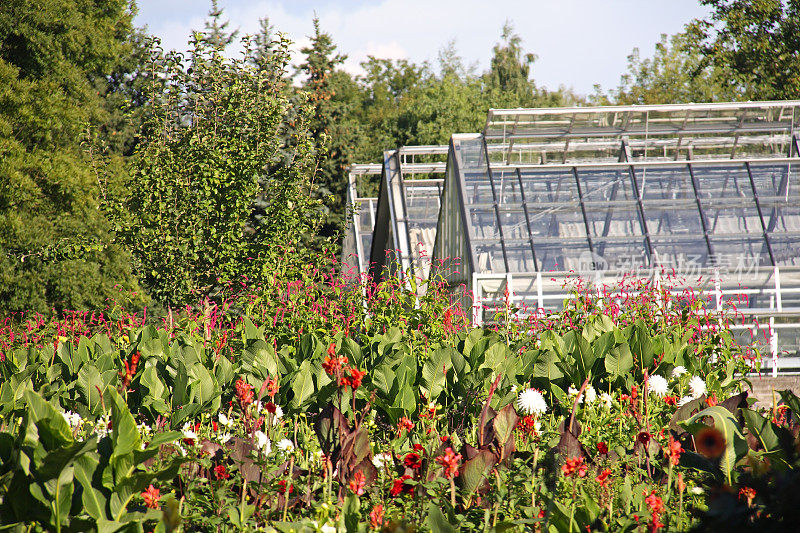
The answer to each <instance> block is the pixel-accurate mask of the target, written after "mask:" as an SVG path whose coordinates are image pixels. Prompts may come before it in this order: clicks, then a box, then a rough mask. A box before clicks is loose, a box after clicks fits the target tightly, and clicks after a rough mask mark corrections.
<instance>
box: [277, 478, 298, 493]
mask: <svg viewBox="0 0 800 533" xmlns="http://www.w3.org/2000/svg"><path fill="white" fill-rule="evenodd" d="M278 492H279V493H280V494H284V493H285V492H286V480H285V479H282V480H280V481H278ZM292 492H294V483H292V484H290V485H289V494H291V493H292Z"/></svg>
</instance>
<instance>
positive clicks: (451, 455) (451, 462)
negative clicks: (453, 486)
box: [436, 446, 461, 478]
mask: <svg viewBox="0 0 800 533" xmlns="http://www.w3.org/2000/svg"><path fill="white" fill-rule="evenodd" d="M459 461H461V454H460V453H459V454H458V455H456V453H455V452H454V451H453V448H450V447H449V446H448V447H447V449H445V451H444V455H440V456H439V457H437V458H436V462H437V463H439V464H440V465H442V466H443V467H444V477H446V478H453V477H458V463H459Z"/></svg>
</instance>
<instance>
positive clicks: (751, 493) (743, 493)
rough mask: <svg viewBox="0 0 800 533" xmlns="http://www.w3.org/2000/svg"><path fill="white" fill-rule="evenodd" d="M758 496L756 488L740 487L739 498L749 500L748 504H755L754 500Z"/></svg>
mask: <svg viewBox="0 0 800 533" xmlns="http://www.w3.org/2000/svg"><path fill="white" fill-rule="evenodd" d="M755 497H756V489H754V488H751V487H742V488H741V489H739V499H740V500H747V506H748V507H750V506H752V505H753V500H754V499H755Z"/></svg>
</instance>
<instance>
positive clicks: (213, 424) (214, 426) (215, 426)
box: [211, 420, 219, 433]
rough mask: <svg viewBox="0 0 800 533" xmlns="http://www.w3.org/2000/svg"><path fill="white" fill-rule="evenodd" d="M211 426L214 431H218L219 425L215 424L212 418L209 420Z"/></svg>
mask: <svg viewBox="0 0 800 533" xmlns="http://www.w3.org/2000/svg"><path fill="white" fill-rule="evenodd" d="M211 427H212V428H214V433H216V432H217V431H219V426H217V421H216V420H212V421H211Z"/></svg>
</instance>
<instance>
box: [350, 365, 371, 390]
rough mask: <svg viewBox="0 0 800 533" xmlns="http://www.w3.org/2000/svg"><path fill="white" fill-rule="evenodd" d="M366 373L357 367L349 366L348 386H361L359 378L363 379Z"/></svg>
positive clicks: (355, 387) (354, 387)
mask: <svg viewBox="0 0 800 533" xmlns="http://www.w3.org/2000/svg"><path fill="white" fill-rule="evenodd" d="M366 375H367V373H366V372H365V371H362V370H359V369H357V368H350V386H351V387H353V389H354V390H355V389H357V388H359V387H360V386H361V380H362V379H364V376H366Z"/></svg>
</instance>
